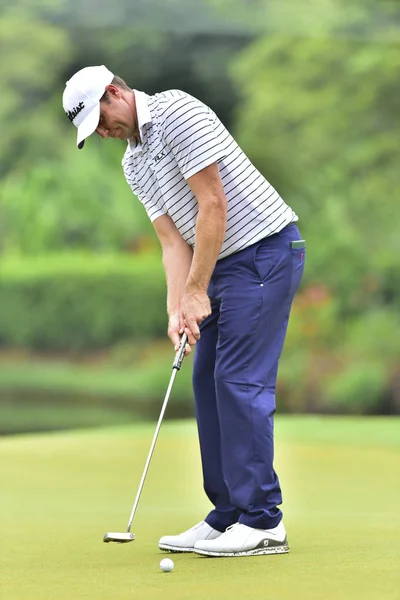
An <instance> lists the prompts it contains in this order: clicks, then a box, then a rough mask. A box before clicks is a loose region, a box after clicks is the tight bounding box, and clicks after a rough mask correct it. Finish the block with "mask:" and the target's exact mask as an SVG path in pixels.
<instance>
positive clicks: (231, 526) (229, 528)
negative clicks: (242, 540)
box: [225, 523, 241, 535]
mask: <svg viewBox="0 0 400 600" xmlns="http://www.w3.org/2000/svg"><path fill="white" fill-rule="evenodd" d="M240 526H241V523H234V524H233V525H229V527H227V528H226V529H225V533H226V534H228V535H229V534H231V533H234V530H235V529H238V527H240Z"/></svg>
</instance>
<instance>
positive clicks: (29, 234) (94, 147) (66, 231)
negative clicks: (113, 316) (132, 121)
mask: <svg viewBox="0 0 400 600" xmlns="http://www.w3.org/2000/svg"><path fill="white" fill-rule="evenodd" d="M69 133H70V134H73V135H71V136H70V137H71V139H69V140H68V142H69V143H68V144H66V147H65V150H64V152H63V157H62V159H61V160H57V161H56V160H54V161H44V160H40V161H38V162H37V163H36V164H35V165H33V166H32V167H30V168H28V169H26V170H22V169H20V170H15V171H14V172H13V173H12V174H10V175H9V176H8V177H6V178H5V179H4V182H3V186H2V187H1V188H0V215H1V216H2V219H1V221H0V232H1V234H2V235H1V246H0V248H1V249H2V251H3V252H6V253H10V252H12V253H21V254H28V255H35V254H41V253H44V252H46V251H47V252H57V251H60V250H63V249H65V248H72V249H78V250H79V249H91V250H93V251H103V252H104V251H115V250H119V249H121V250H129V249H133V248H136V247H138V246H140V244H141V241H142V240H143V238H144V237H146V238H148V241H149V243H150V244H152V245H154V246H155V245H157V246H158V242H157V240H156V236H155V232H154V230H153V227H152V225H151V222H150V221H149V219H148V218H147V215H146V213H145V210H144V207H143V206H142V205H141V204H140V202H139V201H138V200H137V198H136V197H135V196H133V195H132V192H131V190H130V189H129V187H128V185H127V184H126V182H125V179H124V177H123V175H122V168H121V164H120V160H119V156H118V146H117V147H114V148H112V147H110V146H108V150H107V147H105V146H104V145H103V146H102V147H101V146H100V143H99V140H90V143H91V147H90V150H89V151H87V152H85V154H84V155H83V153H81V152H80V151H78V150H77V149H76V147H75V144H74V142H75V135H76V134H75V130H74V131H72V130H70V131H69ZM96 142H97V143H96ZM119 149H120V150H121V148H119Z"/></svg>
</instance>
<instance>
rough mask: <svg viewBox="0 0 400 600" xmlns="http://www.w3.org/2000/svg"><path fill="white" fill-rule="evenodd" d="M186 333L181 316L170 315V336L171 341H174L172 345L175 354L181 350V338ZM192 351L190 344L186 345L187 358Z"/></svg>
mask: <svg viewBox="0 0 400 600" xmlns="http://www.w3.org/2000/svg"><path fill="white" fill-rule="evenodd" d="M184 331H185V328H184V326H183V320H182V317H181V315H179V314H175V315H170V316H169V320H168V336H169V338H170V340H171V341H172V343H173V344H174V348H175V352H177V351H178V350H179V346H180V343H181V337H182V335H183V333H184ZM191 351H192V349H191V347H190V346H189V344H186V347H185V356H187V355H188V354H190V352H191Z"/></svg>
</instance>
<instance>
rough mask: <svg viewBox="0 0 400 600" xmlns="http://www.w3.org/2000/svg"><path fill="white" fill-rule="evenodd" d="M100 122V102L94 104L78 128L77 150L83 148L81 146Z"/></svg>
mask: <svg viewBox="0 0 400 600" xmlns="http://www.w3.org/2000/svg"><path fill="white" fill-rule="evenodd" d="M99 121H100V102H98V103H97V104H96V106H95V107H94V109H93V110H92V111H91V112H90V113H89V114H88V116H87V117H86V119H85V120H84V121H82V123H81V124H80V125H79V127H78V138H77V141H76V145H77V146H78V148H79V149H81V148H83V144H84V142H85V140H86V138H88V137H89V136H90V135H92V133H94V132H95V131H96V129H97V126H98V124H99Z"/></svg>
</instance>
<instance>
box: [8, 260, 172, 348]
mask: <svg viewBox="0 0 400 600" xmlns="http://www.w3.org/2000/svg"><path fill="white" fill-rule="evenodd" d="M165 332H166V309H165V283H164V277H163V274H162V266H161V261H160V258H159V257H158V256H153V257H152V256H142V255H138V256H136V257H135V258H130V257H129V256H118V255H115V256H98V257H93V256H92V257H90V256H87V255H77V256H68V255H65V256H60V257H56V258H55V257H53V258H51V259H50V258H44V259H41V260H40V259H37V260H30V261H29V260H27V261H19V260H17V259H14V260H13V259H10V260H6V261H2V263H1V269H0V343H1V344H2V345H3V346H4V345H9V346H17V347H27V348H36V349H46V350H74V349H79V350H83V349H90V348H99V347H105V346H108V345H111V344H114V343H116V342H118V341H123V340H129V339H132V338H139V339H140V338H145V337H150V338H151V337H156V336H160V335H165Z"/></svg>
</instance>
